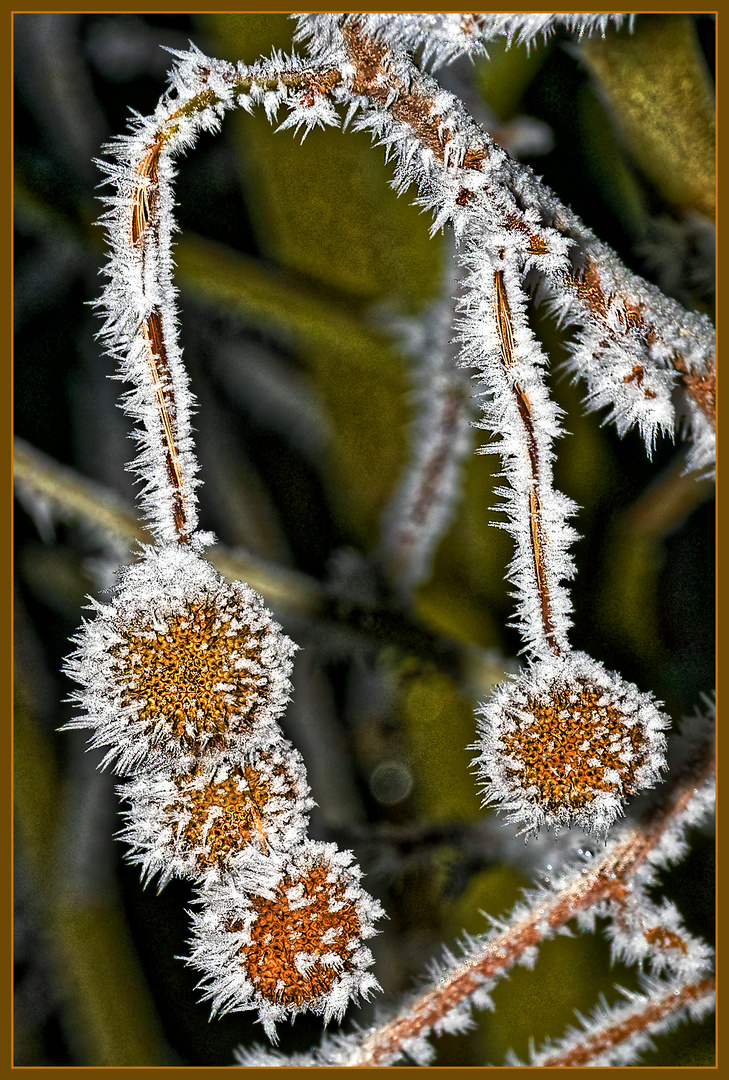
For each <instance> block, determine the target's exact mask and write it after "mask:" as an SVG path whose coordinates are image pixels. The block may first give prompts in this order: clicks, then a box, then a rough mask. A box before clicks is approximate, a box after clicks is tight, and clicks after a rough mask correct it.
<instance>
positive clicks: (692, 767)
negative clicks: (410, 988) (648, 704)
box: [240, 738, 715, 1067]
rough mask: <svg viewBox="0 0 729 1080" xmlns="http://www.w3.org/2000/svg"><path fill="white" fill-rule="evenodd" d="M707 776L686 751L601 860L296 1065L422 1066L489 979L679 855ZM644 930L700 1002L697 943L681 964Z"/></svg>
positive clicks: (661, 929) (699, 757)
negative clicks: (391, 1008) (390, 1009)
mask: <svg viewBox="0 0 729 1080" xmlns="http://www.w3.org/2000/svg"><path fill="white" fill-rule="evenodd" d="M714 773H715V768H714V756H713V738H711V739H709V741H708V742H705V743H702V744H701V745H700V746H698V747H697V748H695V749H694V750H693V751H691V752H688V753H687V756H686V761H685V765H684V768H683V769H680V770H678V771H677V773H676V775H675V776H674V778H673V780H672V781H671V783H670V785H668V787H667V790H665V791H664V792H663V797H662V798H661V800H660V801H656V804H655V806H654V807H653V809H652V810H650V811H649V812H648V813H647V814H646V816H645V818H644V820H643V821H641V822H640V823H638V824H626V825H624V826H623V827H622V828H621V829H619V830H618V831H617V832H616V834H615V835H614V837H613V839H611V840H610V841H609V842H608V844H607V846H606V850H605V852H604V854H603V855H602V856H601V857H600V858H599V860H598V859H596V860H594V861H593V862H591V863H590V864H588V865H587V866H586V865H585V862H584V860H582V861H581V862H578V863H576V864H573V865H572V866H568V867H566V868H565V869H564V870H562V871H561V872H560V873H559V874H558V875H557V876H556V878H554V879H553V880H552V881H551V882H550V883H549V885H546V886H542V887H540V888H539V889H537V890H532V891H531V892H529V893H528V894H527V895H526V897H525V900H524V901H523V902H521V903H520V904H519V905H517V907H516V908H515V909H514V911H513V912H512V914H511V916H510V918H509V919H508V920H507V921H505V922H499V921H497V920H492V921H493V922H494V929H493V930H492V931H491V933H489V934H486V935H484V936H482V937H478V938H475V939H473V938H470V939H467V940H466V942H465V944H464V946H463V956H462V957H461V958H457V957H454V956H453V955H451V954H446V957H445V962H444V963H442V964H435V965H434V966H433V968H432V971H431V976H430V982H429V985H428V986H427V987H426V988H425V989H424V990H423V991H421V992H420V993H419V994H417V995H413V996H412V997H411V999H410V1000H409V1001H408V1002H407V1003H406V1004H405V1005H404V1006H403V1007H402V1008H401V1009H400V1010H399V1011H398V1012H397V1013H396V1015H394V1016H392V1017H390V1018H389V1019H383V1020H382V1021H381V1022H380V1023H379V1024H377V1025H375V1026H374V1027H373V1028H372V1029H371V1030H369V1031H361V1032H357V1033H355V1034H353V1035H348V1036H339V1037H334V1038H332V1039H330V1040H328V1041H324V1042H323V1043H322V1045H321V1047H320V1048H319V1049H318V1050H316V1051H315V1052H314V1054H313V1055H312V1057H311V1058H310V1059H308V1060H305V1059H303V1058H302V1059H301V1060H297V1062H296V1063H297V1064H309V1065H348V1066H357V1067H372V1066H383V1065H392V1064H395V1063H396V1062H397V1061H399V1060H400V1059H401V1058H402V1057H403V1056H404V1055H407V1056H409V1057H410V1058H412V1059H413V1060H414V1061H416V1062H417V1063H418V1064H420V1065H425V1064H428V1062H429V1061H430V1060H431V1058H432V1056H433V1049H432V1047H431V1046H430V1045H429V1043H428V1041H427V1039H428V1037H429V1036H430V1035H431V1034H432V1035H436V1036H437V1035H439V1034H441V1033H442V1032H457V1031H463V1030H466V1029H467V1028H468V1027H470V1026H471V1024H472V1020H471V1009H472V1008H474V1009H479V1008H488V1007H489V1006H490V1004H491V997H490V994H491V990H492V989H493V987H494V985H495V982H496V981H497V980H498V979H499V978H503V977H504V976H505V975H508V973H509V972H510V970H511V969H512V968H513V967H514V966H515V965H517V964H521V965H524V966H526V967H532V966H533V964H534V962H535V960H536V956H537V949H538V947H539V945H540V944H541V943H542V942H543V941H545V940H547V939H549V938H551V937H554V936H555V935H557V934H560V933H569V929H568V923H569V922H570V921H572V920H573V919H576V920H577V923H578V925H579V926H581V927H582V928H584V929H589V928H593V929H594V925H595V919H596V916H597V915H598V914H600V913H603V912H608V913H609V912H610V910H611V905H619V906H621V907H622V906H624V905H625V903H626V900H627V898H629V897H630V896H631V894H632V893H633V892H634V891H639V892H640V894H641V895H642V893H643V890H644V889H645V888H646V887H648V885H650V884H652V883H653V881H654V880H655V875H656V873H657V871H658V870H659V869H660V868H661V867H665V866H667V865H670V864H671V863H673V862H675V861H678V859H680V858H681V857H682V855H683V854H684V853H685V850H686V838H685V834H686V830H687V829H688V828H689V827H691V826H694V825H696V824H698V823H700V822H701V821H702V820H704V818H705V817H707V816H708V815H709V814H710V813H711V810H712V807H713V802H714ZM649 914H652V912H649ZM645 932H646V934H647V937H648V938H649V940H648V942H647V943H648V945H649V947H650V948H651V949H652V950H654V951H657V952H659V953H661V954H662V961H661V964H660V965H659V967H660V966H661V965H662V969H663V970H669V971H677V972H678V974H677V976H676V979H677V980H678V981H679V982H680V984H681V985H689V986H692V985H694V984H697V985H701V986H702V987H703V989H702V991H701V998H702V1000H704V999H706V995H707V994H708V987H707V986H704V982H703V980H704V977H705V975H706V970H707V966H708V964H709V962H710V954H709V952H708V950H706V948H705V946H703V943H696V944H697V948H696V949H695V951H694V953H693V955H692V957H691V958H690V964H688V963H687V962H686V955H687V954H686V953H684V952H683V951H682V949H681V948H680V947H676V944H675V941H676V931H675V930H672V929H671V927H670V926H662V924H661V923H659V924H658V925H657V926H656V927H655V928H653V927H651V928H648V929H647V930H646V931H645ZM681 934H682V935H683V936H682V938H681V941H682V942H683V944H684V945H685V946H686V949H687V950H688V948H689V943H690V942H691V938H690V935H687V934H686V932H685V930H683V928H681ZM672 935H673V936H672ZM689 972H690V974H689ZM687 980H688V981H687ZM674 989H675V987H674ZM687 995H688V996H687V997H686V998H685V1005H686V1006H688V1005H689V1003H690V1000H692V999H691V997H690V991H687ZM666 1011H667V1010H666ZM663 1015H664V1013H663V1012H661V1013H660V1015H659V1016H657V1017H656V1022H657V1021H658V1019H661V1018H662V1017H663ZM266 1056H267V1055H266V1054H265V1052H264V1053H263V1054H261V1053H259V1052H256V1051H250V1052H246V1053H244V1054H242V1055H241V1056H240V1060H241V1063H242V1064H246V1065H255V1064H264V1063H265V1059H266ZM280 1063H283V1062H280Z"/></svg>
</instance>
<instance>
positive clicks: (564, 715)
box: [474, 653, 669, 834]
mask: <svg viewBox="0 0 729 1080" xmlns="http://www.w3.org/2000/svg"><path fill="white" fill-rule="evenodd" d="M668 724H669V721H668V720H667V718H666V717H665V716H664V715H663V714H662V713H661V712H660V711H659V710H658V708H657V707H656V703H655V702H654V700H653V697H652V696H651V695H650V694H643V693H641V692H640V691H639V690H638V689H637V687H635V686H634V685H632V684H631V683H627V682H625V681H624V680H623V679H621V678H620V676H619V675H617V674H615V673H612V672H608V671H606V670H605V668H603V667H602V665H601V664H598V663H597V662H596V661H594V660H592V659H590V658H589V657H588V656H586V655H585V654H584V653H571V654H569V655H568V656H566V657H561V658H554V659H552V658H550V659H547V660H544V661H539V662H538V663H536V664H534V665H533V666H531V667H529V668H527V669H526V670H525V671H523V672H521V673H520V674H519V675H517V676H514V677H513V678H512V679H511V680H510V681H508V682H506V683H502V685H501V686H500V687H499V688H498V689H497V690H496V692H495V693H494V695H493V697H492V699H491V701H489V702H488V703H487V704H486V705H484V706H482V707H481V709H480V710H479V734H480V738H479V741H478V742H477V743H476V745H475V747H474V748H475V749H478V750H480V754H479V756H478V757H477V758H476V760H475V762H474V764H475V765H476V766H477V768H478V772H479V775H480V776H481V778H482V779H483V781H484V794H485V796H486V799H485V801H486V802H487V803H490V804H493V805H497V806H499V807H500V808H501V809H503V810H506V811H508V813H509V818H510V820H512V821H515V822H519V823H520V824H521V825H522V826H523V831H525V832H536V831H538V830H539V828H540V827H541V826H546V827H548V828H557V829H559V828H566V827H569V826H570V825H573V824H577V825H579V826H581V827H582V828H583V829H586V830H588V831H590V832H594V833H603V834H604V833H606V832H607V830H608V829H609V827H610V825H612V823H613V822H614V821H615V819H616V818H617V817H618V816H619V815H620V814H621V813H622V807H623V803H624V801H625V799H626V797H627V796H629V795H633V794H635V793H636V792H637V791H640V790H642V789H643V788H649V787H652V786H653V785H654V784H655V783H656V781H658V780H659V779H660V777H661V774H662V772H663V771H664V770H665V768H666V764H665V745H666V739H665V735H664V734H663V732H664V729H665V728H667V727H668Z"/></svg>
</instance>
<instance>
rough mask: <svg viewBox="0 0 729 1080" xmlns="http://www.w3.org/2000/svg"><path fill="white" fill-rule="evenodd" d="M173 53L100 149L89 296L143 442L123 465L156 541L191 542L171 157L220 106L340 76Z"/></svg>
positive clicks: (319, 90)
mask: <svg viewBox="0 0 729 1080" xmlns="http://www.w3.org/2000/svg"><path fill="white" fill-rule="evenodd" d="M180 57H181V59H182V61H183V62H182V63H181V64H180V65H179V66H178V67H177V69H176V70H175V73H174V76H173V85H172V88H171V89H170V90H169V91H168V93H167V94H166V95H165V96H164V97H163V98H162V100H161V101H160V103H159V105H158V106H157V109H156V111H155V113H154V115H153V116H151V117H146V118H145V117H137V118H135V121H134V124H133V130H132V134H131V135H128V136H124V137H121V138H119V139H117V140H116V141H115V142H114V143H112V144H111V145H110V146H109V147H108V148H107V149H108V150H109V151H110V152H112V153H113V154H114V155H115V156H116V158H117V160H118V162H119V163H118V164H112V165H109V164H107V163H101V164H102V167H103V168H104V169H105V171H106V172H107V174H108V179H109V182H110V183H112V184H113V185H114V186H115V188H116V194H115V195H114V196H113V197H111V198H108V199H107V200H106V202H107V204H108V205H109V206H110V208H111V209H110V210H109V212H108V213H107V215H106V219H105V220H106V224H107V231H108V238H109V244H110V247H111V257H110V260H109V264H108V267H107V269H106V273H107V275H108V276H109V277H110V279H111V281H110V283H109V285H108V286H107V287H106V289H105V290H104V294H103V296H102V297H101V299H100V300H99V301H98V306H99V307H100V308H101V309H102V311H103V312H104V314H105V316H106V321H105V324H104V327H103V329H102V331H101V334H100V336H101V337H102V339H104V341H105V343H106V345H107V348H108V351H109V353H110V355H112V356H114V357H116V358H117V360H118V361H119V377H120V378H122V379H124V380H126V381H129V382H130V383H131V384H132V386H133V389H132V390H131V391H130V392H129V393H128V394H127V395H126V397H125V406H126V408H127V411H128V413H129V414H130V415H131V416H132V417H133V418H134V419H135V421H136V422H137V425H138V427H137V430H136V431H135V437H136V439H137V442H138V444H139V446H140V450H141V452H140V454H139V456H138V458H137V460H136V461H135V462H134V464H133V466H132V467H133V468H134V470H135V471H136V472H137V473H138V475H139V477H140V478H141V479H142V481H143V482H144V488H143V494H142V503H143V506H144V509H145V510H146V512H147V519H148V524H149V527H150V529H151V531H152V533H153V535H154V537H155V539H156V540H157V541H158V542H177V543H183V544H189V543H190V542H191V540H192V538H193V536H194V534H195V531H196V528H197V499H196V495H195V488H196V486H197V484H198V481H196V480H195V474H196V472H197V469H198V466H197V462H196V459H195V453H194V447H193V442H192V428H191V422H190V420H191V415H192V412H193V407H194V398H193V396H192V394H191V392H190V390H189V386H188V378H187V373H186V371H185V368H184V366H183V364H182V356H181V351H180V348H179V345H178V341H177V322H178V319H177V310H176V290H175V287H174V283H173V274H172V271H173V262H172V252H171V246H172V233H173V231H174V229H175V223H174V220H173V214H172V211H173V206H174V199H173V194H172V182H173V180H174V175H175V173H174V167H173V164H172V160H173V158H174V156H175V155H176V154H177V153H179V152H180V151H181V150H183V149H185V148H187V147H189V146H190V145H191V144H192V142H193V141H194V139H195V138H196V137H197V135H198V133H199V132H200V130H202V129H204V128H208V129H215V128H216V127H217V126H218V125H219V122H220V117H221V115H222V113H223V112H224V111H225V109H227V108H232V107H234V106H237V105H243V107H246V108H250V105H251V100H252V99H253V100H262V101H263V102H264V106H265V107H266V108H267V110H268V109H269V101H268V99H269V98H273V99H274V101H275V105H276V106H277V105H278V104H279V103H280V102H281V101H282V100H284V99H285V98H286V97H287V96H288V95H290V94H292V95H296V94H302V95H303V96H302V97H301V101H300V102H299V105H300V107H301V108H304V107H307V106H308V107H309V108H311V107H312V106H314V105H315V102H316V101H317V100H318V99H323V98H325V97H326V95H327V94H329V92H330V91H331V90H332V88H333V87H334V86H335V85H336V84H337V82H339V80H340V75H339V73H338V72H337V71H336V70H332V69H331V67H325V68H322V69H316V70H312V69H311V68H308V69H305V68H303V67H302V66H301V65H300V64H299V63H298V62H297V61H293V60H292V61H291V63H290V64H288V65H286V64H284V62H283V58H281V57H275V58H274V60H272V61H270V62H268V63H267V64H262V65H257V66H254V67H253V68H250V69H249V68H246V67H245V66H244V65H238V66H237V67H236V66H234V65H232V64H225V63H223V62H222V61H214V60H208V59H207V58H206V57H204V56H203V54H202V53H200V52H199V51H197V50H194V49H193V50H192V51H191V52H190V53H183V54H180ZM309 98H310V99H311V100H309ZM274 109H275V106H274ZM313 111H314V112H316V109H315V108H314V109H313Z"/></svg>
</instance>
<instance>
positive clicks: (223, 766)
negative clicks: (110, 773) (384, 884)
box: [119, 737, 314, 887]
mask: <svg viewBox="0 0 729 1080" xmlns="http://www.w3.org/2000/svg"><path fill="white" fill-rule="evenodd" d="M155 764H159V766H160V771H159V772H157V771H155V769H154V765H155ZM165 764H166V762H165V761H161V762H159V763H155V762H150V763H149V766H148V769H147V770H145V772H143V773H140V774H139V775H137V776H136V777H135V779H134V780H133V781H132V782H131V783H129V784H126V785H124V786H123V787H122V788H120V789H119V794H120V795H121V796H122V797H123V798H125V799H127V801H128V802H129V810H128V811H127V813H126V815H125V817H126V821H127V825H126V828H125V829H124V831H123V832H122V833H121V834H120V838H121V839H122V840H124V841H126V843H128V844H129V845H130V847H131V852H130V854H129V860H130V861H131V862H133V863H138V864H140V865H141V867H142V876H143V878H145V879H147V880H148V879H150V878H152V877H154V876H155V875H156V874H160V887H161V886H162V885H164V884H165V883H166V882H167V881H168V880H169V879H170V878H172V877H187V878H198V879H217V878H219V877H220V875H221V874H224V873H227V872H234V871H235V867H236V864H237V862H238V861H239V856H240V855H241V854H243V853H247V849H249V848H251V847H253V848H254V849H256V850H257V851H260V852H261V853H262V854H264V855H268V854H269V852H270V851H271V850H283V851H286V850H289V849H290V848H293V847H296V846H298V845H299V844H300V843H301V842H302V840H303V839H304V836H305V835H306V830H307V826H308V811H309V810H310V809H311V807H312V806H313V805H314V803H313V800H312V799H311V797H310V795H309V786H308V784H307V782H306V770H305V768H304V763H303V761H302V758H301V755H300V754H299V753H298V751H296V750H295V749H294V748H293V746H292V745H291V743H289V742H287V741H286V740H285V739H284V738H282V737H279V738H277V739H276V740H275V741H274V742H273V743H268V744H266V745H264V746H259V747H255V748H249V747H247V748H246V749H245V750H230V751H226V752H225V753H224V754H219V755H214V756H212V757H210V756H206V757H204V758H203V759H202V760H199V761H193V762H192V763H191V764H190V766H189V767H188V768H186V769H184V770H183V771H181V772H179V773H178V774H176V775H172V776H169V775H166V774H165V773H164V771H163V769H164V766H165Z"/></svg>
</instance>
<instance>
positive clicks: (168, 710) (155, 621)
mask: <svg viewBox="0 0 729 1080" xmlns="http://www.w3.org/2000/svg"><path fill="white" fill-rule="evenodd" d="M93 607H94V608H95V609H96V616H95V618H94V619H93V620H91V621H89V622H85V623H84V625H83V627H82V630H81V632H80V633H79V635H78V636H77V638H76V639H75V641H76V644H77V646H78V648H77V651H76V652H75V653H74V655H73V656H72V657H71V658H70V660H69V661H68V665H67V671H68V673H69V674H70V675H71V677H72V678H74V679H75V680H76V682H78V683H80V684H81V687H82V689H81V690H80V691H78V692H77V693H76V694H75V695H74V700H75V701H77V702H78V704H79V705H80V706H81V708H82V709H83V712H84V713H85V716H84V717H82V718H79V719H78V720H75V721H72V722H71V723H70V724H69V725H68V727H77V728H85V727H91V728H93V729H94V735H93V737H92V740H91V742H92V745H93V746H109V747H110V749H109V750H108V752H107V755H106V758H105V760H104V764H106V763H108V762H110V761H113V760H114V759H117V768H118V771H120V772H126V771H129V769H130V768H133V767H134V766H136V765H138V763H139V762H141V761H143V760H145V759H147V758H148V757H149V756H150V755H153V754H155V752H159V751H164V752H165V753H167V754H171V755H173V756H174V757H175V758H177V759H178V761H179V763H180V764H181V765H182V764H183V763H184V762H185V760H186V758H189V757H190V756H193V757H194V756H197V755H198V754H200V753H202V752H203V751H210V750H220V749H223V748H225V747H227V746H229V745H231V740H232V739H233V738H234V737H240V736H244V735H245V736H251V735H254V736H255V737H256V739H257V740H258V741H260V740H262V739H263V740H265V737H266V735H270V737H271V738H274V737H276V735H277V734H278V728H277V727H276V726H275V722H276V720H277V718H278V717H279V716H280V715H281V713H282V712H283V711H284V709H285V707H286V703H287V701H288V699H289V696H290V692H291V683H290V681H289V676H290V674H291V667H292V656H293V653H294V651H295V648H296V646H295V645H294V644H293V642H292V641H290V640H289V638H287V637H286V636H285V635H284V634H283V633H282V632H281V628H280V627H279V626H278V624H277V623H275V622H274V621H273V619H272V618H271V615H270V612H268V611H267V610H266V608H265V606H264V604H263V600H262V599H261V597H260V596H259V595H258V593H256V592H254V591H253V589H251V588H249V586H247V585H244V584H243V583H242V582H234V583H232V584H227V583H226V582H225V581H224V580H223V579H222V578H221V576H220V575H219V574H218V573H217V571H216V570H214V569H213V567H211V566H210V565H209V564H208V563H206V562H204V561H203V560H202V559H201V558H199V557H198V556H197V555H195V554H194V553H193V552H191V551H190V550H189V549H186V548H184V547H182V546H177V545H175V546H172V545H171V546H169V547H162V548H155V549H152V548H150V549H147V550H146V551H145V554H144V558H143V559H142V560H141V561H140V562H138V563H137V564H136V565H134V566H131V567H127V568H125V569H124V570H123V571H122V572H121V573H120V580H119V584H118V587H117V589H116V590H115V592H114V594H113V596H112V599H111V601H110V602H109V603H108V604H99V603H96V602H93Z"/></svg>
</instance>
